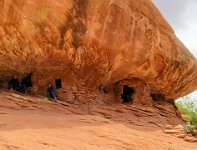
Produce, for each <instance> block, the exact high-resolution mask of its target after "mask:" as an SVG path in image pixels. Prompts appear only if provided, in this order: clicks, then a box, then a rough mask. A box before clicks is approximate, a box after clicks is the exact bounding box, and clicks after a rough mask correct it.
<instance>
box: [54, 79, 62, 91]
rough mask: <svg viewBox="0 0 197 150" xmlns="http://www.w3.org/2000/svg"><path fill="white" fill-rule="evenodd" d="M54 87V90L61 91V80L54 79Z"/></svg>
mask: <svg viewBox="0 0 197 150" xmlns="http://www.w3.org/2000/svg"><path fill="white" fill-rule="evenodd" d="M55 86H56V89H61V88H62V80H61V79H56V80H55Z"/></svg>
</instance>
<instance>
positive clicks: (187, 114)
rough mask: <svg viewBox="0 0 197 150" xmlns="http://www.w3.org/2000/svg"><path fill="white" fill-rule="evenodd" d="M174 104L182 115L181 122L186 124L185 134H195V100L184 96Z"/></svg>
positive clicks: (196, 114)
mask: <svg viewBox="0 0 197 150" xmlns="http://www.w3.org/2000/svg"><path fill="white" fill-rule="evenodd" d="M175 104H176V107H177V108H178V110H179V111H180V112H181V113H182V118H183V120H184V121H186V122H187V123H186V126H185V129H186V131H187V133H192V134H197V100H192V99H190V98H189V97H188V96H185V97H183V98H182V99H180V100H177V101H176V103H175Z"/></svg>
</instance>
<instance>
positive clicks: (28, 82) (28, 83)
mask: <svg viewBox="0 0 197 150" xmlns="http://www.w3.org/2000/svg"><path fill="white" fill-rule="evenodd" d="M31 75H32V74H31V73H30V74H27V75H26V76H25V77H24V78H23V79H22V84H23V85H25V86H26V87H32V80H31Z"/></svg>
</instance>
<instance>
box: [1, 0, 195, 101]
mask: <svg viewBox="0 0 197 150" xmlns="http://www.w3.org/2000/svg"><path fill="white" fill-rule="evenodd" d="M16 73H17V74H20V75H22V76H25V75H26V74H28V73H32V82H33V91H34V92H39V93H44V92H45V89H46V87H47V84H48V82H49V81H50V82H55V79H61V81H62V89H60V90H59V91H58V92H59V95H60V96H61V97H62V98H65V99H69V98H70V99H74V98H76V97H77V98H78V99H85V100H87V99H88V98H90V99H91V100H94V99H96V98H98V97H101V96H100V95H99V93H98V87H99V85H101V84H106V85H109V88H110V91H109V94H108V96H107V98H108V99H109V100H110V99H114V95H115V99H116V95H118V94H117V93H121V87H122V86H123V85H124V84H127V85H130V86H132V87H134V89H135V90H136V95H135V97H136V99H139V98H137V97H139V95H142V96H144V97H147V101H150V103H151V100H150V99H149V97H150V94H161V95H163V96H164V97H165V98H167V99H176V98H178V97H180V96H183V95H186V94H188V93H190V92H192V91H193V90H195V89H196V88H197V60H196V59H195V57H194V56H192V54H191V53H190V52H189V51H188V50H187V48H186V47H185V46H184V45H183V44H182V43H181V42H180V41H179V40H178V39H177V37H176V36H175V34H174V32H173V30H172V28H171V27H170V26H169V25H168V23H167V22H166V21H165V19H164V18H163V17H162V16H161V14H160V13H159V11H158V10H157V9H156V8H155V6H154V5H153V4H152V2H151V1H150V0H145V1H144V0H124V1H123V0H1V1H0V79H1V81H3V82H4V81H8V79H9V78H10V77H11V76H12V75H13V74H16ZM114 89H118V90H117V91H116V92H114ZM144 91H145V92H144ZM75 93H77V95H75ZM140 93H141V94H140ZM118 97H120V95H118ZM105 98H106V97H105ZM143 101H146V98H144V99H143V100H140V102H141V103H146V102H143Z"/></svg>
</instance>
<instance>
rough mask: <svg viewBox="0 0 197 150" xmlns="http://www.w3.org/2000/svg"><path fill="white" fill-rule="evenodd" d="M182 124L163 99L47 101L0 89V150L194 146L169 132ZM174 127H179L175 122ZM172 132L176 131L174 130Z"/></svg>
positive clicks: (181, 149) (188, 149)
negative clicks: (146, 101)
mask: <svg viewBox="0 0 197 150" xmlns="http://www.w3.org/2000/svg"><path fill="white" fill-rule="evenodd" d="M178 124H182V121H181V120H180V119H179V118H177V113H176V111H175V110H174V108H173V106H171V105H170V104H169V103H164V102H155V104H154V107H145V106H137V105H132V104H127V105H125V104H121V103H108V104H107V103H101V102H95V103H91V104H81V103H80V102H73V103H68V102H60V101H59V102H50V101H48V100H47V99H46V98H44V97H42V96H23V95H19V94H17V93H13V92H10V91H3V90H1V91H0V149H1V150H31V149H32V150H35V149H40V150H157V149H159V150H194V149H196V148H197V144H196V143H192V142H186V141H184V140H183V139H181V138H178V137H176V136H174V133H175V132H174V133H173V134H172V135H171V134H165V133H164V132H163V129H164V128H165V126H166V125H171V126H167V128H166V129H165V130H164V131H165V132H166V133H169V132H171V133H172V132H173V131H174V129H176V127H174V126H176V125H178ZM179 127H180V126H179ZM178 130H181V129H180V128H178Z"/></svg>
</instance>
